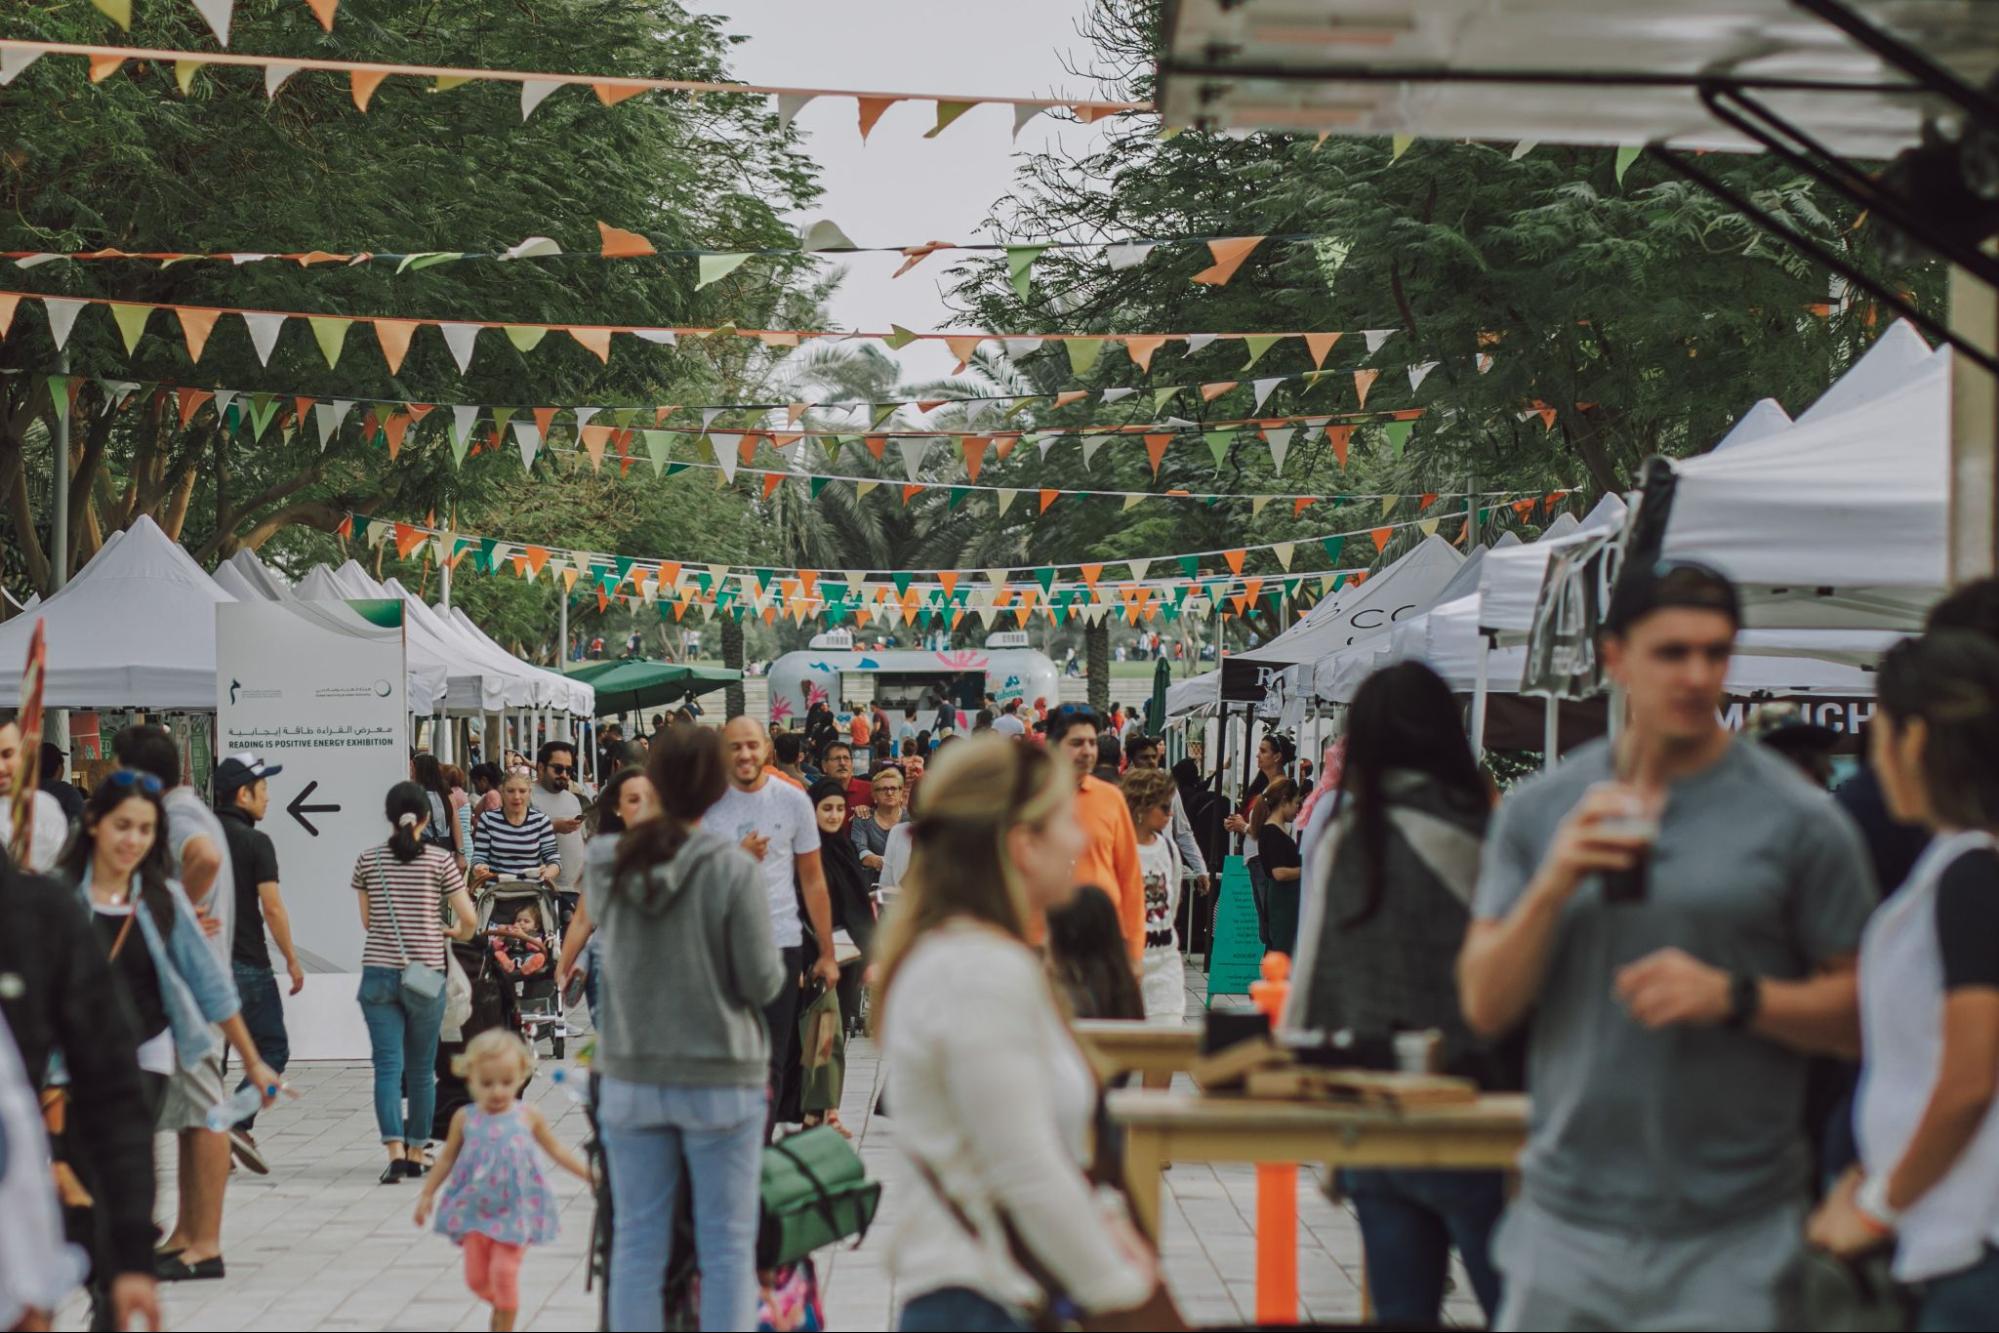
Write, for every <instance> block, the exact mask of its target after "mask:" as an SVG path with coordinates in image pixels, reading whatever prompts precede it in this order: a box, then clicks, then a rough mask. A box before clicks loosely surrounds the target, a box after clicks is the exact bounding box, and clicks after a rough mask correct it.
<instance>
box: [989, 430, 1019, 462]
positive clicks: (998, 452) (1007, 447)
mask: <svg viewBox="0 0 1999 1333" xmlns="http://www.w3.org/2000/svg"><path fill="white" fill-rule="evenodd" d="M1019 443H1020V437H1019V436H1018V435H995V436H993V457H994V458H996V459H998V460H999V461H1000V462H1002V463H1004V462H1006V456H1007V455H1008V454H1010V453H1012V452H1013V446H1015V445H1016V444H1019Z"/></svg>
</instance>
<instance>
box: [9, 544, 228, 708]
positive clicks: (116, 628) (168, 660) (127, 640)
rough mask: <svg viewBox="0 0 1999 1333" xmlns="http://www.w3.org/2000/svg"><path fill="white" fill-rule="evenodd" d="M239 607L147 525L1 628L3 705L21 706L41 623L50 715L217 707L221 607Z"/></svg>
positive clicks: (111, 546)
mask: <svg viewBox="0 0 1999 1333" xmlns="http://www.w3.org/2000/svg"><path fill="white" fill-rule="evenodd" d="M235 600H236V599H235V598H234V597H232V596H231V595H230V594H229V593H227V592H225V591H224V590H223V589H222V588H221V587H220V586H218V585H217V584H216V582H215V580H214V579H212V578H210V577H209V576H208V575H207V573H205V572H204V571H203V570H202V568H201V566H199V565H197V564H196V563H195V562H194V558H193V557H192V556H190V555H188V553H187V552H186V551H184V550H182V549H181V547H180V544H179V543H178V542H175V541H174V540H173V539H172V538H170V537H168V536H167V535H166V533H164V532H162V531H161V530H160V527H159V525H158V524H157V523H155V522H153V520H152V519H151V518H147V517H141V518H139V519H138V520H137V521H136V522H134V523H133V524H132V526H131V527H130V528H128V529H126V530H125V531H123V532H118V533H113V534H112V536H111V538H110V540H108V541H106V542H105V543H104V546H103V548H102V549H101V550H99V551H98V553H97V554H96V556H94V557H93V558H92V559H91V561H90V563H88V564H86V565H85V566H84V567H83V568H82V569H80V570H78V571H77V572H76V575H75V577H73V578H72V579H70V581H69V582H68V583H67V584H65V585H64V586H63V587H62V588H61V589H60V590H59V591H57V592H56V593H54V594H53V595H52V596H50V597H48V598H46V599H45V600H43V601H42V602H41V603H40V604H39V605H37V606H36V607H34V608H33V610H32V611H31V612H30V613H29V614H25V615H19V616H16V617H15V618H14V619H12V620H10V621H8V622H7V623H6V624H4V625H0V707H10V708H11V707H17V706H18V705H19V704H20V701H21V669H22V667H23V666H24V665H25V664H26V661H27V655H28V640H29V638H30V636H32V634H33V633H34V627H35V622H36V621H37V619H39V620H41V621H42V622H43V623H44V624H45V625H46V626H47V629H46V634H47V643H48V674H47V676H46V677H45V681H44V684H43V687H42V688H43V693H42V702H43V703H44V704H45V705H46V706H48V707H50V708H147V709H186V710H191V711H210V710H212V709H214V707H215V608H216V606H217V605H218V604H219V603H222V602H233V601H235Z"/></svg>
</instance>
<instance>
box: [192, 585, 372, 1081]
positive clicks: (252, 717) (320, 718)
mask: <svg viewBox="0 0 1999 1333" xmlns="http://www.w3.org/2000/svg"><path fill="white" fill-rule="evenodd" d="M215 624H216V757H217V759H218V760H220V759H221V758H223V757H225V756H228V755H232V754H256V755H259V756H261V757H262V758H263V759H264V760H265V762H267V763H272V764H279V765H282V766H283V768H284V772H282V773H280V774H279V775H278V776H277V777H275V778H272V779H271V783H270V795H271V803H270V810H269V813H268V814H267V815H266V816H265V818H264V819H263V821H262V822H261V823H260V824H259V826H258V827H259V828H261V829H262V830H263V831H264V832H265V833H266V834H268V835H269V836H270V839H271V841H272V843H273V844H274V845H275V846H276V848H277V854H278V883H279V886H280V891H281V892H282V894H283V896H284V902H285V911H286V913H287V914H288V915H289V916H290V918H291V928H292V941H293V944H294V947H295V948H296V949H297V950H298V955H299V959H300V961H301V962H302V963H303V964H304V967H305V971H306V973H307V976H306V986H305V991H304V992H303V993H302V994H300V995H297V996H291V995H287V996H286V997H285V1012H286V1018H287V1026H288V1028H289V1029H290V1037H291V1046H292V1056H293V1058H294V1059H315V1058H319V1059H327V1058H352V1057H354V1056H356V1055H365V1054H366V1053H367V1038H366V1033H365V1030H364V1029H363V1028H362V1026H361V1018H360V1010H359V1008H358V1006H357V1005H356V1004H355V1001H354V993H355V990H356V986H357V983H358V979H359V973H360V971H361V944H362V930H361V917H360V911H359V908H358V906H357V904H356V901H355V899H356V895H355V893H354V889H353V875H354V858H355V857H356V856H358V855H359V854H360V852H361V850H362V849H363V848H364V847H366V846H368V845H369V844H371V843H375V842H380V841H382V840H383V839H384V838H385V837H386V836H387V834H388V825H387V824H386V823H385V822H384V819H383V816H382V800H383V797H384V796H385V795H387V793H388V790H389V788H390V787H391V786H393V785H395V784H396V783H398V782H401V781H403V780H404V779H405V778H407V777H408V776H409V713H408V704H407V701H406V695H407V677H406V675H405V665H404V651H403V604H402V602H401V601H399V600H393V599H380V600H366V601H351V602H224V603H222V604H221V605H219V606H217V607H216V608H215ZM278 979H279V986H280V990H281V991H282V990H289V986H288V985H286V984H285V982H284V977H283V972H282V969H280V972H279V978H278Z"/></svg>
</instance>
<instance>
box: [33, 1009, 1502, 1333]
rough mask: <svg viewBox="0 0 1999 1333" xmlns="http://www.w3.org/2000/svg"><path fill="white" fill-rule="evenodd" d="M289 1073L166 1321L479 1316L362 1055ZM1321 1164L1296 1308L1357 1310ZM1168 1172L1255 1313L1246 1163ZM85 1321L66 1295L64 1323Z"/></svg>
mask: <svg viewBox="0 0 1999 1333" xmlns="http://www.w3.org/2000/svg"><path fill="white" fill-rule="evenodd" d="M1197 979H1198V978H1197ZM1195 1003H1196V1007H1197V1006H1198V1001H1196V1002H1195ZM880 1076H881V1069H880V1065H879V1062H878V1060H877V1059H876V1055H875V1050H874V1047H873V1045H872V1043H871V1042H868V1041H866V1040H859V1041H855V1042H854V1043H852V1044H851V1045H850V1046H849V1052H848V1071H847V1087H846V1096H845V1102H844V1105H843V1107H842V1110H841V1115H842V1119H843V1120H845V1122H846V1123H847V1125H848V1126H849V1128H851V1129H853V1130H854V1131H855V1132H856V1134H857V1135H858V1136H859V1142H860V1145H861V1152H862V1154H863V1156H864V1157H865V1158H866V1160H867V1163H868V1167H869V1170H870V1171H871V1172H872V1173H874V1174H875V1175H876V1176H878V1177H879V1178H880V1179H881V1180H882V1181H883V1182H884V1184H885V1189H884V1190H883V1195H882V1209H881V1214H880V1216H879V1217H878V1218H877V1221H876V1226H875V1228H874V1230H873V1231H871V1232H870V1234H869V1236H868V1239H867V1242H866V1243H865V1244H864V1245H862V1246H861V1247H860V1248H859V1249H855V1250H849V1249H840V1250H837V1251H833V1252H829V1253H827V1254H824V1255H822V1256H821V1257H820V1261H819V1265H820V1278H821V1285H822V1289H823V1291H824V1295H825V1300H826V1314H827V1322H828V1325H829V1327H831V1328H834V1329H886V1328H889V1327H891V1326H892V1318H893V1311H894V1310H895V1308H896V1293H895V1288H894V1284H893V1283H892V1282H891V1281H890V1279H889V1275H888V1269H887V1266H886V1265H887V1255H886V1251H887V1247H888V1238H889V1235H890V1234H891V1231H892V1229H893V1227H894V1223H895V1218H896V1213H897V1206H898V1202H899V1199H900V1196H901V1193H902V1191H903V1189H905V1188H906V1185H905V1184H904V1182H905V1180H906V1175H905V1172H904V1170H903V1167H902V1163H901V1161H900V1159H899V1158H898V1156H897V1154H896V1152H895V1148H894V1127H893V1122H892V1121H891V1120H890V1119H888V1118H887V1117H876V1116H874V1115H873V1113H872V1111H873V1106H874V1101H875V1095H874V1094H875V1088H876V1085H877V1083H878V1082H879V1079H880ZM289 1079H290V1081H291V1083H292V1084H293V1086H295V1087H296V1088H297V1089H298V1090H299V1092H300V1093H301V1094H302V1096H301V1099H300V1100H299V1101H297V1102H294V1103H290V1104H289V1105H287V1106H285V1107H283V1108H281V1109H279V1110H278V1111H276V1112H272V1113H267V1114H266V1116H265V1117H264V1119H263V1122H262V1123H261V1124H260V1126H259V1134H258V1141H259V1142H260V1143H261V1144H262V1145H263V1146H264V1148H265V1150H266V1152H267V1154H268V1156H269V1158H270V1160H271V1163H272V1172H271V1174H270V1175H269V1176H264V1177H259V1176H253V1175H249V1174H247V1173H244V1172H238V1173H237V1174H236V1175H234V1176H233V1177H231V1180H230V1185H229V1198H228V1209H227V1213H226V1215H225V1220H224V1247H225V1251H226V1256H227V1262H228V1267H229V1276H228V1277H227V1278H226V1279H224V1280H223V1281H219V1282H196V1283H186V1284H181V1285H178V1286H170V1287H167V1288H165V1291H166V1309H167V1321H168V1327H169V1328H174V1329H204V1330H216V1331H217V1333H225V1331H227V1330H236V1329H314V1330H340V1329H355V1330H361V1329H483V1328H485V1327H486V1313H485V1310H484V1308H483V1307H481V1306H478V1305H477V1304H476V1303H475V1302H474V1301H473V1299H472V1297H471V1295H470V1294H469V1293H468V1292H467V1291H466V1290H465V1287H464V1284H463V1280H462V1277H461V1275H460V1271H459V1266H458V1251H457V1250H456V1249H455V1248H454V1247H453V1246H452V1245H451V1244H450V1242H448V1241H447V1240H445V1239H444V1238H443V1237H441V1236H437V1235H435V1234H431V1233H427V1232H424V1231H420V1230H418V1229H417V1227H416V1226H415V1224H414V1223H413V1222H412V1221H411V1218H410V1212H411V1209H412V1208H413V1207H414V1206H415V1203H416V1195H417V1190H416V1187H414V1186H412V1185H410V1184H408V1183H404V1184H399V1185H379V1184H377V1183H376V1180H375V1177H376V1175H377V1174H378V1173H379V1172H380V1170H381V1162H382V1154H381V1148H380V1145H379V1144H378V1143H377V1142H376V1136H375V1126H374V1117H373V1112H372V1111H371V1109H370V1100H369V1087H370V1075H369V1070H368V1068H367V1066H365V1065H357V1064H313V1065H304V1066H298V1067H295V1068H294V1069H293V1070H292V1071H291V1073H290V1075H289ZM530 1097H531V1099H532V1100H534V1101H535V1102H536V1103H537V1104H538V1105H539V1106H540V1107H541V1108H542V1110H543V1111H544V1112H545V1113H546V1114H547V1115H548V1116H549V1117H550V1119H551V1120H552V1121H553V1123H554V1125H555V1131H556V1133H557V1134H558V1135H559V1136H561V1137H562V1138H563V1139H565V1140H566V1141H568V1142H571V1143H576V1144H580V1143H581V1142H582V1141H583V1139H584V1137H585V1134H586V1127H585V1121H584V1116H583V1113H582V1111H581V1109H580V1108H579V1107H577V1106H576V1105H575V1104H574V1103H573V1102H572V1101H570V1100H569V1098H568V1097H567V1095H566V1094H565V1093H564V1092H563V1091H562V1090H561V1089H559V1088H557V1087H556V1086H555V1085H553V1084H552V1083H551V1082H550V1080H548V1079H547V1078H537V1079H536V1080H535V1081H534V1084H533V1086H532V1087H531V1089H530ZM160 1149H161V1160H162V1161H163V1162H164V1163H168V1164H169V1169H168V1176H167V1178H163V1180H162V1183H161V1196H160V1198H161V1209H162V1211H163V1213H165V1214H166V1215H168V1216H169V1217H170V1216H171V1209H172V1205H173V1197H174V1196H173V1183H172V1180H171V1178H170V1175H171V1171H170V1163H171V1160H172V1146H171V1142H170V1140H167V1139H162V1140H160ZM550 1172H551V1179H552V1180H553V1181H554V1182H555V1189H556V1191H557V1193H558V1195H559V1196H560V1197H561V1199H562V1201H563V1206H562V1235H561V1237H560V1238H559V1239H558V1240H557V1241H556V1242H555V1243H554V1244H553V1245H548V1246H543V1247H540V1248H537V1249H535V1250H534V1251H532V1252H531V1253H530V1254H529V1256H528V1260H527V1264H526V1266H525V1268H524V1269H523V1271H522V1275H521V1300H522V1307H523V1309H522V1327H524V1328H538V1329H578V1330H583V1329H594V1328H596V1327H597V1293H595V1292H594V1291H585V1290H584V1285H583V1284H584V1274H585V1271H586V1264H585V1250H586V1248H587V1244H588V1237H589V1226H590V1208H591V1201H590V1198H589V1195H588V1192H587V1191H586V1189H585V1187H584V1186H583V1185H582V1183H581V1182H579V1181H577V1180H575V1179H573V1178H571V1177H569V1176H568V1175H566V1174H564V1173H562V1172H559V1171H556V1170H554V1169H553V1168H552V1167H551V1169H550ZM1316 1177H1317V1173H1316V1172H1314V1171H1304V1172H1300V1183H1299V1190H1298V1214H1299V1222H1300V1225H1299V1256H1298V1274H1299V1287H1300V1295H1301V1304H1302V1306H1303V1309H1302V1310H1301V1312H1300V1313H1301V1317H1303V1318H1307V1319H1312V1320H1321V1321H1327V1320H1356V1319H1358V1318H1359V1313H1360V1287H1359V1283H1360V1275H1361V1247H1360V1236H1359V1232H1358V1231H1357V1229H1356V1227H1355V1225H1354V1222H1353V1217H1352V1214H1351V1213H1350V1211H1349V1210H1348V1209H1347V1207H1346V1206H1345V1205H1344V1204H1339V1205H1335V1204H1333V1203H1331V1202H1329V1201H1328V1200H1327V1199H1326V1197H1325V1195H1324V1194H1323V1193H1322V1192H1321V1191H1320V1189H1319V1187H1318V1183H1317V1178H1316ZM1166 1184H1167V1188H1166V1191H1165V1199H1164V1202H1165V1212H1164V1223H1165V1237H1164V1242H1163V1253H1164V1263H1165V1268H1166V1273H1167V1278H1168V1280H1169V1282H1170V1283H1171V1285H1172V1288H1173V1291H1174V1294H1175V1296H1176V1297H1178V1299H1179V1301H1180V1303H1181V1306H1182V1308H1183V1309H1184V1310H1185V1311H1186V1312H1187V1314H1188V1316H1189V1317H1190V1319H1192V1320H1193V1321H1194V1322H1195V1323H1197V1324H1198V1323H1206V1324H1240V1323H1245V1322H1248V1320H1249V1319H1250V1317H1251V1315H1252V1313H1253V1310H1254V1276H1255V1253H1256V1241H1255V1228H1254V1218H1255V1209H1256V1179H1255V1172H1254V1169H1253V1168H1251V1167H1247V1166H1243V1167H1213V1168H1211V1167H1202V1166H1189V1165H1181V1166H1176V1167H1174V1168H1173V1169H1172V1170H1171V1171H1169V1172H1168V1174H1167V1181H1166ZM1468 1291H1469V1288H1468V1287H1467V1286H1466V1284H1465V1282H1464V1281H1463V1277H1462V1274H1460V1275H1459V1280H1458V1285H1457V1292H1458V1295H1456V1296H1454V1298H1453V1300H1452V1303H1451V1306H1450V1308H1449V1310H1448V1311H1447V1314H1448V1317H1450V1318H1451V1319H1452V1320H1453V1321H1454V1322H1458V1323H1469V1324H1476V1323H1477V1322H1478V1310H1477V1307H1476V1305H1475V1304H1473V1303H1471V1301H1470V1300H1469V1296H1468ZM84 1324H85V1318H84V1311H83V1309H82V1307H81V1304H80V1303H76V1304H73V1305H72V1306H71V1307H70V1308H68V1309H66V1310H65V1311H64V1312H63V1316H62V1318H61V1320H60V1322H59V1325H58V1326H59V1327H61V1328H65V1329H74V1328H82V1327H83V1326H84Z"/></svg>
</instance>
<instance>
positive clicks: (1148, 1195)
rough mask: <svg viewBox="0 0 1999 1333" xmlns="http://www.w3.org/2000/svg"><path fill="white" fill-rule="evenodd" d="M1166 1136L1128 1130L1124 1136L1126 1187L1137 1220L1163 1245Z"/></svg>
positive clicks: (1155, 1242)
mask: <svg viewBox="0 0 1999 1333" xmlns="http://www.w3.org/2000/svg"><path fill="white" fill-rule="evenodd" d="M1163 1137H1164V1136H1163V1135H1161V1134H1160V1133H1159V1131H1157V1130H1153V1129H1145V1128H1140V1127H1137V1126H1131V1127H1128V1128H1127V1129H1126V1130H1125V1135H1124V1187H1125V1193H1126V1194H1127V1195H1128V1196H1129V1197H1130V1199H1131V1211H1132V1215H1133V1220H1135V1221H1136V1222H1137V1223H1138V1225H1139V1227H1140V1228H1141V1229H1142V1230H1143V1231H1144V1232H1145V1234H1146V1235H1147V1236H1149V1237H1151V1238H1152V1241H1153V1243H1154V1244H1155V1245H1156V1244H1158V1243H1159V1190H1160V1175H1161V1174H1162V1173H1163V1172H1164V1171H1165V1169H1166V1154H1165V1143H1164V1142H1163Z"/></svg>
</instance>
